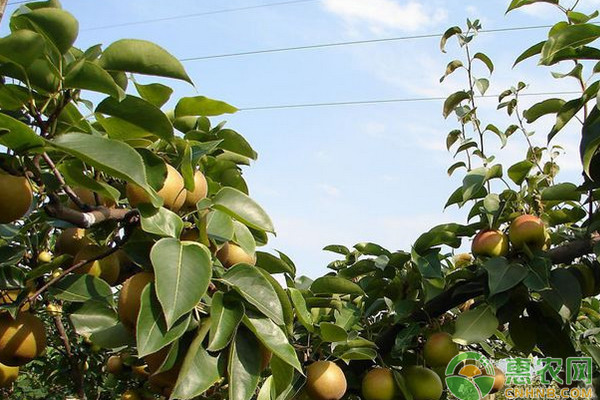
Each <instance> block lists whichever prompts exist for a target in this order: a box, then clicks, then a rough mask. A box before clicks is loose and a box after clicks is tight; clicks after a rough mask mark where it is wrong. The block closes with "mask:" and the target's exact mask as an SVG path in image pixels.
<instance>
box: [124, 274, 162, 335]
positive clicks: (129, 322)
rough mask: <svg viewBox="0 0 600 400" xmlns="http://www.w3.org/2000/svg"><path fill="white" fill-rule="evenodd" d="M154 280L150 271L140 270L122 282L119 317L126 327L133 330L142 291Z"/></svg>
mask: <svg viewBox="0 0 600 400" xmlns="http://www.w3.org/2000/svg"><path fill="white" fill-rule="evenodd" d="M153 280H154V274H153V273H151V272H140V273H137V274H135V275H133V276H132V277H131V278H129V279H127V280H126V281H125V282H124V283H123V287H122V288H121V292H120V293H119V304H118V312H119V319H120V320H121V322H122V323H123V325H125V326H126V327H127V328H129V329H130V330H132V331H135V327H136V324H137V317H138V314H139V312H140V305H141V297H142V291H143V290H144V288H145V287H146V285H147V284H149V283H150V282H152V281H153Z"/></svg>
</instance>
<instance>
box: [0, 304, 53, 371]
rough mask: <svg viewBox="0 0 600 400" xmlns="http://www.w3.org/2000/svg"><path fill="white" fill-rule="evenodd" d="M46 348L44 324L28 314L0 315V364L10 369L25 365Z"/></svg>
mask: <svg viewBox="0 0 600 400" xmlns="http://www.w3.org/2000/svg"><path fill="white" fill-rule="evenodd" d="M45 348H46V330H45V328H44V323H43V322H42V321H41V320H40V319H39V318H38V317H36V316H35V315H33V314H30V313H28V312H22V313H19V314H17V317H16V319H13V318H12V317H11V316H10V314H9V313H2V314H0V362H1V363H2V364H5V365H8V366H10V367H16V366H21V365H24V364H27V363H28V362H29V361H31V360H33V359H34V358H36V357H37V356H39V355H40V354H41V353H42V352H43V351H44V349H45Z"/></svg>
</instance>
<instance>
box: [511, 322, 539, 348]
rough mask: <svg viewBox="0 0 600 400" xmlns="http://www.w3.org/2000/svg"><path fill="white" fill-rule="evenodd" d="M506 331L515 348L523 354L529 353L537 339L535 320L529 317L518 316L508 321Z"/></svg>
mask: <svg viewBox="0 0 600 400" xmlns="http://www.w3.org/2000/svg"><path fill="white" fill-rule="evenodd" d="M508 331H509V332H510V338H511V339H512V341H513V342H514V344H515V348H516V349H518V350H519V351H522V352H523V353H525V354H529V353H531V351H532V350H533V348H534V347H535V343H536V339H537V338H536V334H535V331H536V328H535V322H534V321H533V320H532V319H531V318H529V317H520V318H517V319H514V320H512V321H510V324H509V325H508Z"/></svg>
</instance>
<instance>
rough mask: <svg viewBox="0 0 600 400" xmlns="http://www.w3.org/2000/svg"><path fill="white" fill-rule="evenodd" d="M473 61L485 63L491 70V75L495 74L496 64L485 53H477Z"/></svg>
mask: <svg viewBox="0 0 600 400" xmlns="http://www.w3.org/2000/svg"><path fill="white" fill-rule="evenodd" d="M473 59H475V60H479V61H481V62H483V63H484V64H485V66H486V67H487V68H488V69H489V70H490V74H491V73H492V72H494V63H493V62H492V60H491V59H490V58H489V57H488V56H487V55H485V54H483V53H475V55H474V56H473Z"/></svg>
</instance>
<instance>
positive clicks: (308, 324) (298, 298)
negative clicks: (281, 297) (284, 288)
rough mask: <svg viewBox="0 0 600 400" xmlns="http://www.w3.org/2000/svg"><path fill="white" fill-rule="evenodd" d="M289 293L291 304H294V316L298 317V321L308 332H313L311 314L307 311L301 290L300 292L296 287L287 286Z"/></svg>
mask: <svg viewBox="0 0 600 400" xmlns="http://www.w3.org/2000/svg"><path fill="white" fill-rule="evenodd" d="M288 291H289V293H290V297H291V299H292V304H293V305H294V309H295V310H296V316H297V317H298V322H300V323H301V324H302V326H304V327H305V328H306V330H307V331H309V332H314V330H315V328H314V323H313V319H312V314H311V313H310V311H308V308H307V307H306V301H305V300H304V296H302V292H300V291H299V290H298V289H296V288H288Z"/></svg>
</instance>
